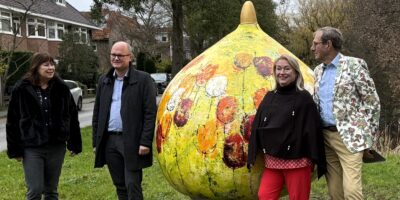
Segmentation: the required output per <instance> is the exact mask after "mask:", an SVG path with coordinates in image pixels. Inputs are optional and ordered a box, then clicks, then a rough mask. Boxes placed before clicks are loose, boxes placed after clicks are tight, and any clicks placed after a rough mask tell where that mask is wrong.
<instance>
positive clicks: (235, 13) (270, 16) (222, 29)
mask: <svg viewBox="0 0 400 200" xmlns="http://www.w3.org/2000/svg"><path fill="white" fill-rule="evenodd" d="M253 2H254V6H255V9H256V13H257V20H258V23H259V25H260V27H261V28H262V29H263V30H264V31H265V32H267V33H268V34H270V35H271V36H274V35H275V34H276V32H277V30H278V29H277V28H278V26H277V23H276V19H277V16H276V14H275V7H276V5H275V4H274V3H273V2H272V1H270V0H254V1H253ZM243 3H244V1H231V0H220V1H214V0H197V1H192V2H190V3H188V4H187V5H185V12H184V14H185V31H186V32H187V33H188V35H189V36H190V45H191V50H192V55H193V57H195V56H197V55H198V54H200V53H201V52H203V51H204V50H205V49H207V48H208V47H210V46H211V45H213V44H214V43H216V42H217V41H219V40H220V39H221V38H223V37H225V36H226V35H227V34H229V33H230V32H232V31H233V30H234V29H235V28H236V27H237V26H238V25H239V23H240V20H239V17H240V12H241V9H242V6H243Z"/></svg>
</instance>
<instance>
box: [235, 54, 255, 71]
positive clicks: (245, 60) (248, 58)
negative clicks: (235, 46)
mask: <svg viewBox="0 0 400 200" xmlns="http://www.w3.org/2000/svg"><path fill="white" fill-rule="evenodd" d="M252 59H253V56H252V55H251V54H248V53H238V54H236V56H235V60H234V64H235V66H236V67H238V68H240V69H246V68H247V67H249V66H250V65H251V62H252Z"/></svg>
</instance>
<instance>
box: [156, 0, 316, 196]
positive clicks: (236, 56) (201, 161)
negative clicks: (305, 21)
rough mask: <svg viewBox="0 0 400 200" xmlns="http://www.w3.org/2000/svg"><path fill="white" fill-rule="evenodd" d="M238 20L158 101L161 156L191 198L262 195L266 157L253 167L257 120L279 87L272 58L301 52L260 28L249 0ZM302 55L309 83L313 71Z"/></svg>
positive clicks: (172, 177)
mask: <svg viewBox="0 0 400 200" xmlns="http://www.w3.org/2000/svg"><path fill="white" fill-rule="evenodd" d="M240 21H241V23H240V25H239V26H238V28H237V29H236V30H235V31H233V32H232V33H230V34H229V35H227V36H225V37H224V38H223V39H221V40H220V41H219V42H218V43H216V44H214V45H213V46H212V47H210V48H209V49H207V50H206V51H205V52H203V53H202V54H201V55H199V56H198V57H196V58H195V59H193V60H192V61H191V62H190V63H189V64H187V65H186V66H185V67H184V68H183V69H182V70H181V71H180V72H179V73H178V74H177V75H176V76H175V77H174V79H173V80H172V81H171V82H170V84H169V85H168V87H167V89H166V90H165V92H164V94H163V96H162V98H161V101H160V104H159V107H158V112H157V121H156V140H155V146H156V149H157V152H156V157H157V159H158V161H159V164H160V167H161V170H162V172H163V174H164V175H165V177H166V179H167V180H168V182H169V183H170V184H171V185H172V186H173V187H174V188H175V189H176V190H178V191H179V192H181V193H183V194H186V195H189V196H190V197H192V198H193V199H241V200H242V199H256V197H257V190H258V185H259V181H260V178H261V173H262V170H263V161H262V160H263V159H262V156H259V158H258V159H257V160H258V162H257V163H256V165H255V167H254V168H253V170H252V171H251V172H249V171H248V170H247V168H246V161H247V149H248V139H249V137H250V134H251V124H252V122H253V119H254V115H255V113H256V109H257V107H258V105H259V104H260V102H261V100H262V98H263V97H264V95H265V94H266V93H267V92H268V91H271V90H272V89H273V88H274V87H275V81H274V77H273V71H272V68H273V60H274V59H276V58H277V57H278V56H279V55H281V54H289V55H292V56H293V57H295V56H294V55H293V54H291V53H290V52H289V51H288V50H287V49H285V48H284V47H283V46H282V45H280V44H279V43H278V42H276V41H275V40H274V39H272V38H271V37H269V36H268V35H267V34H266V33H264V32H263V31H262V30H261V29H260V27H259V26H258V24H257V19H256V14H255V10H254V6H253V4H252V3H251V2H250V1H247V2H246V3H245V4H244V5H243V8H242V12H241V16H240ZM298 61H299V63H300V65H301V71H302V74H303V76H304V79H305V86H306V89H308V90H310V89H312V85H313V81H314V80H313V74H312V71H311V70H310V69H309V68H308V67H307V66H306V65H305V64H304V63H303V62H301V61H300V60H298ZM310 92H312V91H311V90H310Z"/></svg>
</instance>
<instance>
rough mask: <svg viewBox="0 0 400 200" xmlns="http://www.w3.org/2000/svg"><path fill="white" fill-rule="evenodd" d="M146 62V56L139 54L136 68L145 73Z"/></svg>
mask: <svg viewBox="0 0 400 200" xmlns="http://www.w3.org/2000/svg"><path fill="white" fill-rule="evenodd" d="M145 60H146V54H145V53H143V52H139V53H138V54H137V57H136V68H137V69H138V70H141V71H144V61H145Z"/></svg>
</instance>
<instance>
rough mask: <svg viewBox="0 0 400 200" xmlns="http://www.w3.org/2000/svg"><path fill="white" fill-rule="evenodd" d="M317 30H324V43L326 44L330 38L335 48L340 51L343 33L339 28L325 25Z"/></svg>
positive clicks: (322, 37) (322, 38)
mask: <svg viewBox="0 0 400 200" xmlns="http://www.w3.org/2000/svg"><path fill="white" fill-rule="evenodd" d="M317 31H321V32H322V36H321V40H322V41H321V42H322V43H324V44H326V43H327V42H328V40H330V41H331V42H332V46H333V48H335V49H336V50H338V51H339V50H341V49H342V44H343V35H342V32H341V31H340V30H339V29H337V28H333V27H330V26H325V27H323V28H319V29H318V30H317ZM317 31H316V32H317Z"/></svg>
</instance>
